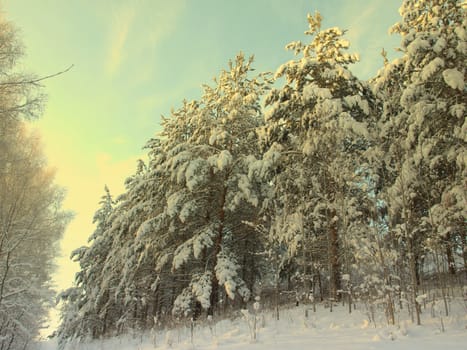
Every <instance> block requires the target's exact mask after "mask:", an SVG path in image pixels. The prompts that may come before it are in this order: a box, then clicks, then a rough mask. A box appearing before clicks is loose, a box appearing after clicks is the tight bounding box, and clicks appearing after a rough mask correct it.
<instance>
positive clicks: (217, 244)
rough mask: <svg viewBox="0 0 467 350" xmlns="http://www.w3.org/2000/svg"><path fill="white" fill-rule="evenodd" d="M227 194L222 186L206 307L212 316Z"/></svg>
mask: <svg viewBox="0 0 467 350" xmlns="http://www.w3.org/2000/svg"><path fill="white" fill-rule="evenodd" d="M226 196H227V188H226V187H223V188H222V194H221V198H220V203H219V228H218V230H217V236H216V240H215V242H214V252H213V253H214V256H213V264H212V267H211V273H212V277H211V295H210V296H209V308H208V315H209V316H214V310H215V309H216V308H217V304H218V303H219V280H218V279H217V276H216V266H217V260H218V255H219V253H220V252H221V250H222V238H223V233H224V224H225V209H224V205H225V198H226Z"/></svg>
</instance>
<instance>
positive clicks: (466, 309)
mask: <svg viewBox="0 0 467 350" xmlns="http://www.w3.org/2000/svg"><path fill="white" fill-rule="evenodd" d="M359 308H360V309H362V308H363V307H362V306H360V307H359ZM305 309H306V307H305V306H299V307H294V308H291V309H285V310H281V313H280V320H279V321H276V320H275V319H274V317H273V313H272V312H271V311H264V312H262V313H261V312H260V313H259V314H260V315H259V316H258V317H257V326H258V331H257V334H256V340H253V339H252V338H253V334H252V332H251V331H250V330H251V327H249V325H248V322H247V321H246V319H245V317H244V316H243V315H241V314H240V313H239V317H238V318H236V319H233V320H223V321H219V322H217V323H215V324H214V323H213V324H212V325H211V327H209V325H208V324H207V323H204V324H197V325H195V327H194V332H193V341H192V340H191V330H190V328H189V327H179V328H178V329H174V330H171V331H164V332H162V331H161V332H157V333H156V334H154V333H152V334H149V333H148V334H145V335H142V336H141V335H138V336H134V335H133V336H125V337H119V338H112V339H108V340H104V341H95V342H91V343H87V344H81V345H79V346H76V345H72V346H69V347H68V348H67V350H130V349H131V350H152V349H174V350H185V349H186V350H192V349H197V350H198V349H199V350H204V349H206V350H207V349H219V350H243V349H254V350H273V349H277V350H279V349H286V350H302V349H313V350H319V349H326V350H339V349H346V350H347V349H349V350H353V349H355V350H357V349H358V350H370V349H378V350H385V349H397V350H400V349H410V350H418V349H423V350H451V349H459V350H460V349H467V306H466V304H465V302H463V301H462V300H458V301H454V302H452V309H453V310H452V315H451V316H449V317H443V324H444V328H445V331H444V332H443V331H442V326H441V320H440V318H439V316H438V317H432V316H431V313H432V312H431V311H432V310H431V307H429V306H427V308H426V309H425V310H423V315H422V317H423V318H422V326H416V325H414V324H412V322H411V321H410V317H409V316H408V314H407V312H406V310H402V312H401V314H400V315H399V320H398V326H388V325H387V323H386V320H385V318H384V316H383V315H382V314H381V313H379V316H378V314H377V316H376V318H375V320H376V325H375V324H374V323H372V322H369V318H368V316H367V315H366V312H364V311H362V310H355V311H353V312H352V314H351V315H349V314H348V310H347V308H346V307H342V306H336V307H334V308H333V312H332V313H331V312H330V310H329V308H325V307H324V306H322V305H319V306H318V308H317V311H316V313H313V312H312V310H310V312H309V317H308V318H306V317H305ZM404 311H405V312H404ZM38 349H40V350H52V349H57V344H56V343H55V341H49V342H43V343H41V344H39V347H38Z"/></svg>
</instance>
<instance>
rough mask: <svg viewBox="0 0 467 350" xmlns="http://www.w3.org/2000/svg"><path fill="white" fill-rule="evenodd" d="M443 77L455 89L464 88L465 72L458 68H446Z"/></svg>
mask: <svg viewBox="0 0 467 350" xmlns="http://www.w3.org/2000/svg"><path fill="white" fill-rule="evenodd" d="M443 78H444V81H445V83H446V84H448V85H449V86H450V87H452V88H453V89H459V90H461V91H463V90H464V74H462V73H461V72H459V71H458V70H457V69H455V68H452V69H445V70H444V71H443Z"/></svg>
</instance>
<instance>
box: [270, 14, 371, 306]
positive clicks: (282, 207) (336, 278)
mask: <svg viewBox="0 0 467 350" xmlns="http://www.w3.org/2000/svg"><path fill="white" fill-rule="evenodd" d="M321 20H322V19H321V16H320V15H319V14H318V13H317V14H316V15H315V16H311V15H309V16H308V23H309V30H308V31H306V32H305V34H307V35H309V36H310V37H311V41H310V43H309V44H303V43H301V42H293V43H291V44H289V45H288V46H287V48H288V49H290V50H293V51H294V52H295V54H296V55H300V56H301V58H299V59H297V60H292V61H289V62H287V63H285V64H284V65H282V66H281V67H280V68H279V69H278V70H277V72H276V78H282V77H284V78H285V84H284V86H283V87H281V88H280V89H274V90H272V91H271V93H270V95H269V96H268V98H267V99H266V105H267V106H269V109H268V111H267V112H266V127H265V130H264V140H265V142H266V145H267V147H269V149H268V150H267V152H266V153H265V157H264V160H265V162H266V164H270V163H271V162H269V158H271V157H272V158H274V159H275V165H276V167H275V170H274V171H275V175H274V179H273V180H272V181H273V183H274V188H273V191H275V194H274V199H275V201H276V205H275V206H276V212H275V213H274V214H273V217H272V218H271V219H272V221H273V223H272V232H273V235H275V236H277V237H278V239H279V241H282V242H284V243H286V245H287V246H288V249H289V252H290V254H291V255H292V256H295V258H296V259H299V258H300V257H302V264H303V263H304V262H306V261H309V260H310V258H312V259H313V258H314V259H317V258H318V256H319V255H321V256H322V255H323V252H322V251H321V252H320V253H317V252H315V253H313V251H312V250H313V249H311V251H310V250H309V249H310V248H308V247H307V244H309V242H313V241H314V243H313V245H314V246H315V248H317V247H321V248H325V249H326V251H325V256H327V261H325V262H323V261H320V263H324V266H328V269H327V271H328V275H329V277H330V285H329V296H330V298H333V299H336V298H338V291H339V290H340V289H341V277H340V274H341V273H342V265H343V262H344V260H345V259H346V258H345V257H343V256H342V252H343V247H342V245H347V244H346V235H347V233H348V232H347V227H346V226H347V224H348V221H349V220H350V221H355V222H358V221H360V222H361V223H363V224H364V221H365V220H364V219H363V218H362V215H361V212H359V211H358V210H357V209H356V207H357V206H358V203H356V202H355V201H352V199H351V196H352V194H353V193H355V192H356V191H358V185H357V184H358V181H359V179H358V177H359V171H360V172H362V171H361V169H360V168H361V167H363V165H362V162H361V157H362V153H363V151H364V150H365V149H366V148H367V147H368V145H369V141H368V130H367V129H368V121H369V120H370V118H371V114H372V105H373V103H374V101H373V97H372V94H371V92H370V90H369V88H368V86H367V85H366V84H365V83H363V82H361V81H359V80H358V79H357V78H356V77H354V76H353V75H352V73H351V72H350V71H349V66H350V65H351V64H352V63H354V62H356V61H357V59H358V57H357V56H356V55H352V54H348V53H346V52H345V50H346V49H347V48H348V46H349V43H348V42H347V41H346V40H345V39H343V38H342V36H343V34H344V32H343V31H341V30H340V29H338V28H330V29H326V30H321ZM272 155H273V156H272ZM279 158H280V160H278V159H279ZM273 167H274V165H273ZM360 181H361V180H360ZM323 240H324V242H326V243H325V244H322V243H319V242H322V241H323ZM316 262H318V261H316ZM346 265H348V266H350V264H347V263H346ZM311 269H312V267H311V266H309V267H306V266H304V268H303V274H304V275H311V274H312V271H311ZM305 277H306V278H309V276H304V278H305Z"/></svg>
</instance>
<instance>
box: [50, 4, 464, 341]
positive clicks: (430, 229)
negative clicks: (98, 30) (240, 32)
mask: <svg viewBox="0 0 467 350" xmlns="http://www.w3.org/2000/svg"><path fill="white" fill-rule="evenodd" d="M400 13H401V20H400V21H399V22H398V23H397V24H395V25H394V26H393V27H392V31H393V32H394V33H396V34H398V35H400V37H401V45H400V48H399V51H400V57H399V58H397V59H395V60H392V61H389V60H388V59H387V57H386V54H385V52H384V51H383V58H382V62H383V66H382V68H381V69H380V70H379V71H378V72H377V73H376V74H375V76H374V77H373V78H372V79H370V80H368V81H362V80H360V79H358V78H357V77H356V76H355V75H354V74H353V73H352V71H351V67H352V64H353V63H355V62H356V61H357V60H358V56H357V55H355V54H351V53H349V52H348V48H349V42H348V41H347V40H346V39H345V38H344V36H345V31H343V30H341V29H339V28H337V27H333V28H327V29H323V28H322V27H321V23H322V18H321V16H320V14H319V13H316V14H315V15H308V17H307V20H308V30H307V31H306V32H305V34H306V35H307V37H308V38H309V41H308V42H306V43H304V42H300V41H297V42H292V43H290V44H289V45H288V46H287V48H288V49H289V50H290V51H292V53H293V54H294V57H293V59H292V60H290V61H288V62H286V63H284V64H283V65H281V66H280V67H279V68H278V69H277V71H276V72H275V74H272V73H259V74H257V73H255V72H254V69H253V67H252V65H253V58H247V57H245V56H244V55H243V54H242V53H240V54H238V55H237V56H236V57H235V59H234V60H232V61H231V62H229V64H228V68H227V69H225V70H223V71H222V72H221V73H220V74H219V76H218V77H217V78H216V79H214V81H213V82H212V83H211V84H209V85H204V86H203V93H202V97H201V98H200V99H199V100H194V101H186V100H184V101H183V102H182V104H181V107H180V108H178V109H176V110H172V111H171V113H170V115H169V116H168V117H163V121H162V131H161V132H160V134H159V135H158V137H155V138H152V139H150V140H149V141H148V142H147V144H146V149H147V152H148V159H149V160H148V161H147V162H143V161H140V162H139V163H138V166H137V170H136V172H135V174H134V175H132V176H131V177H130V178H128V179H127V180H126V182H125V185H126V190H125V192H124V193H123V194H122V195H120V196H118V197H117V198H114V197H113V196H112V195H111V194H110V191H109V190H108V189H107V188H106V190H105V193H104V195H103V197H102V200H101V203H100V207H99V209H98V210H97V212H96V214H95V216H94V222H95V224H96V229H95V231H94V232H93V233H92V235H91V236H90V237H89V245H88V246H85V247H81V248H79V249H77V250H75V251H74V252H73V254H72V258H73V259H74V260H75V261H77V262H79V264H80V271H79V272H78V274H77V275H76V280H75V285H74V286H73V287H72V288H70V289H68V290H66V291H65V292H63V293H62V294H61V296H60V297H61V299H62V301H63V310H62V323H61V326H60V328H59V336H60V338H61V340H62V341H63V342H67V341H70V340H73V339H84V338H98V337H102V336H111V335H114V334H119V333H122V332H125V331H128V330H130V329H136V330H145V329H150V328H153V327H158V326H161V325H168V324H171V322H175V321H174V320H183V319H190V318H193V319H196V318H199V317H201V318H202V317H208V316H216V317H217V316H219V317H220V316H222V315H225V314H228V313H229V312H231V311H234V310H238V309H240V308H245V307H246V305H247V304H248V302H249V300H252V297H254V296H257V295H262V296H263V300H266V301H267V302H270V304H271V305H275V306H278V305H279V304H280V302H281V301H280V299H281V296H282V295H284V292H287V291H293V292H294V295H295V296H296V299H297V300H298V301H300V302H301V301H303V302H309V303H311V302H313V303H316V302H320V301H323V302H324V301H325V302H330V303H332V302H335V301H338V300H344V301H348V304H349V311H350V312H351V310H352V308H351V307H350V305H351V304H352V300H359V301H361V302H362V303H364V304H365V305H367V306H368V307H369V308H373V307H374V306H375V305H378V306H380V307H381V308H383V309H384V311H385V314H386V317H387V321H388V323H389V324H394V323H395V322H396V318H397V313H398V312H400V311H401V309H404V308H405V309H408V310H409V311H410V313H411V315H412V318H413V320H414V322H416V323H418V324H420V322H421V321H420V312H421V306H422V304H423V302H424V300H425V299H426V298H428V297H433V298H436V299H437V300H440V301H443V302H444V305H445V309H444V311H445V312H446V313H448V312H449V307H448V303H449V296H450V293H452V289H453V288H455V286H461V285H462V284H463V283H465V278H466V277H465V271H466V267H467V247H466V244H467V234H466V232H467V231H466V221H465V208H466V207H467V205H466V188H467V182H466V178H467V177H466V171H467V170H466V169H467V168H466V162H467V152H466V147H465V145H466V141H467V139H466V135H467V123H466V113H465V108H466V96H465V67H466V66H467V65H466V53H467V45H466V39H467V31H466V25H467V20H466V16H465V4H462V3H461V1H458V0H430V1H428V0H405V1H403V2H402V6H401V9H400ZM264 296H265V297H266V298H265V299H264Z"/></svg>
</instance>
